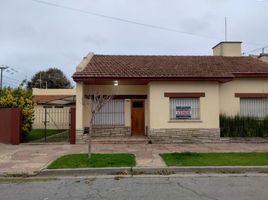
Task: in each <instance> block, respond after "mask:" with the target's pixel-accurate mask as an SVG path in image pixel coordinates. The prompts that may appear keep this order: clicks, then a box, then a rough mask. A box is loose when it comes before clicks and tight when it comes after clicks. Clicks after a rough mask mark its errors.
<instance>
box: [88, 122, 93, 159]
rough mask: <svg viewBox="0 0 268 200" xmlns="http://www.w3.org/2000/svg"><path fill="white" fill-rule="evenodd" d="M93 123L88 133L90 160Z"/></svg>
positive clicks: (89, 155) (89, 156)
mask: <svg viewBox="0 0 268 200" xmlns="http://www.w3.org/2000/svg"><path fill="white" fill-rule="evenodd" d="M92 131H93V128H92V123H90V127H89V131H88V158H91V135H92Z"/></svg>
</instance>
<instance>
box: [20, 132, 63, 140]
mask: <svg viewBox="0 0 268 200" xmlns="http://www.w3.org/2000/svg"><path fill="white" fill-rule="evenodd" d="M63 131H64V130H63V129H47V136H51V135H55V134H58V133H61V132H63ZM42 138H45V130H44V129H33V130H31V132H29V133H27V134H26V137H25V139H24V142H31V141H34V140H39V139H42Z"/></svg>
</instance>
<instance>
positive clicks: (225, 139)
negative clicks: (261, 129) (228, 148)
mask: <svg viewBox="0 0 268 200" xmlns="http://www.w3.org/2000/svg"><path fill="white" fill-rule="evenodd" d="M220 142H221V143H268V138H262V137H221V138H220Z"/></svg>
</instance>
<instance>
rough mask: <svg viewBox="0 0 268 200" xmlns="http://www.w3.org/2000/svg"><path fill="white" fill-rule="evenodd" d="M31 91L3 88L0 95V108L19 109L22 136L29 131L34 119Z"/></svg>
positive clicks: (20, 88)
mask: <svg viewBox="0 0 268 200" xmlns="http://www.w3.org/2000/svg"><path fill="white" fill-rule="evenodd" d="M31 96H32V91H31V90H26V89H23V88H22V87H18V88H15V89H13V88H4V89H3V91H2V92H1V94H0V107H2V108H20V109H21V111H22V134H23V135H24V134H26V133H28V132H30V131H31V129H32V123H33V118H34V103H33V101H32V98H31Z"/></svg>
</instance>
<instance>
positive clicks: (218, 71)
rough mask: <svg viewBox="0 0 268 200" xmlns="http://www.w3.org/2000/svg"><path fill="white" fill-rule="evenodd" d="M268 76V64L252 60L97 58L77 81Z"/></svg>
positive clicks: (153, 57) (182, 57)
mask: <svg viewBox="0 0 268 200" xmlns="http://www.w3.org/2000/svg"><path fill="white" fill-rule="evenodd" d="M239 74H242V75H244V76H247V75H249V74H250V75H254V74H255V75H260V74H262V75H264V74H265V75H266V76H267V75H268V63H265V62H262V61H260V60H258V59H255V58H252V57H223V56H127V55H126V56H124V55H94V56H93V58H92V59H91V61H90V62H89V63H88V65H87V66H86V68H85V69H84V70H83V71H82V72H76V73H74V75H73V79H74V80H85V79H88V78H115V77H117V78H183V77H187V78H190V77H192V78H196V77H199V78H200V77H203V78H208V77H210V78H224V77H225V78H233V77H237V76H239Z"/></svg>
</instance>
